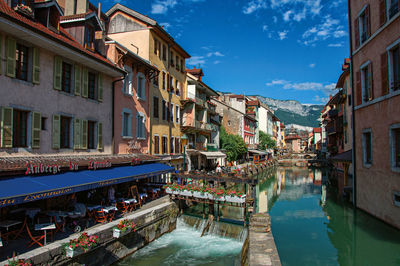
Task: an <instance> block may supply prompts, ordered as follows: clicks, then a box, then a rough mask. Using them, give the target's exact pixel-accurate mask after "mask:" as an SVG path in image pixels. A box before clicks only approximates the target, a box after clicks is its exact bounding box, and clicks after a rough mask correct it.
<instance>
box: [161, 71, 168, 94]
mask: <svg viewBox="0 0 400 266" xmlns="http://www.w3.org/2000/svg"><path fill="white" fill-rule="evenodd" d="M166 76H167V74H166V73H165V72H163V73H162V83H163V84H162V88H163V90H165V89H166V87H167V86H166V84H167V78H166Z"/></svg>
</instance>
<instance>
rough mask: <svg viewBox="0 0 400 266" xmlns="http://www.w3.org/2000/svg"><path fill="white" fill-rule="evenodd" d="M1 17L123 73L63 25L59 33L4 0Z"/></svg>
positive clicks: (0, 0)
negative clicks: (17, 10) (18, 10)
mask: <svg viewBox="0 0 400 266" xmlns="http://www.w3.org/2000/svg"><path fill="white" fill-rule="evenodd" d="M0 17H5V18H7V19H10V20H12V21H13V22H15V23H17V24H20V25H22V26H24V27H26V28H29V29H30V30H32V31H35V32H38V33H39V34H41V35H43V36H45V37H47V38H50V39H52V40H54V41H56V42H58V43H60V44H62V45H64V46H69V47H70V48H72V49H74V50H77V51H79V52H80V53H83V54H85V55H87V56H89V57H91V58H93V59H95V60H96V61H99V62H101V63H103V64H106V65H108V66H110V67H112V68H114V69H117V70H119V71H120V72H121V73H123V70H122V69H120V68H118V67H116V66H115V65H114V64H113V63H112V62H111V61H109V60H108V59H107V58H105V57H103V56H101V55H100V54H98V53H95V52H92V51H90V50H89V49H86V48H85V47H83V46H82V45H81V44H80V43H78V42H77V41H76V40H75V39H74V38H73V37H72V36H71V35H69V34H68V33H67V31H66V30H64V29H63V28H62V27H60V31H59V33H56V32H54V31H52V30H50V29H48V28H47V27H45V26H44V25H42V24H41V23H39V22H36V21H33V20H30V19H28V18H26V17H24V16H22V15H20V14H19V13H17V12H15V11H14V10H13V9H12V8H10V7H9V6H8V5H7V3H6V2H4V0H0Z"/></svg>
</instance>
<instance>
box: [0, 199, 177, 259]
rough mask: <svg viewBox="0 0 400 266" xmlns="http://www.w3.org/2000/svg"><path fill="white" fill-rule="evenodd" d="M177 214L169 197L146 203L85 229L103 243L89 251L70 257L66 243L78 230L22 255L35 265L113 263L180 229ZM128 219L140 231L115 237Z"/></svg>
mask: <svg viewBox="0 0 400 266" xmlns="http://www.w3.org/2000/svg"><path fill="white" fill-rule="evenodd" d="M177 213H178V209H177V206H176V204H175V203H174V202H171V201H170V200H169V197H168V196H166V197H163V198H161V199H158V200H155V201H153V202H151V203H149V204H146V205H145V206H142V208H141V209H140V210H138V211H135V212H133V213H132V214H129V215H126V216H124V217H123V218H121V219H118V220H115V221H112V222H109V223H107V224H100V225H96V226H94V227H92V228H89V229H87V230H85V232H87V233H88V234H89V235H96V236H98V237H99V240H100V243H99V245H97V246H96V247H95V248H93V249H91V250H90V251H89V252H87V253H84V254H81V255H79V256H77V257H74V258H72V259H71V258H67V257H66V255H65V245H66V244H67V243H69V240H70V239H74V238H77V237H79V235H80V233H77V234H73V235H71V236H70V237H69V238H66V239H63V240H59V241H56V242H54V243H51V244H49V245H47V246H44V247H41V248H37V249H35V250H32V251H30V252H27V253H24V254H21V255H19V256H18V258H19V259H25V260H29V261H30V262H31V263H32V264H33V265H86V266H89V265H111V264H112V263H115V262H117V261H118V260H120V259H123V258H124V257H126V256H129V255H130V254H132V253H134V252H135V251H136V250H138V249H139V248H141V247H143V246H145V245H147V244H148V243H150V242H152V241H153V240H155V239H157V238H159V237H160V236H162V235H163V234H165V233H168V232H171V231H173V230H174V229H175V228H176V220H177ZM124 219H128V220H133V222H134V223H135V224H136V228H137V231H136V232H130V233H128V234H127V235H124V236H122V237H121V238H113V228H114V227H115V226H116V225H117V224H118V223H119V222H120V221H121V220H124ZM6 264H7V261H3V262H0V265H1V266H2V265H6Z"/></svg>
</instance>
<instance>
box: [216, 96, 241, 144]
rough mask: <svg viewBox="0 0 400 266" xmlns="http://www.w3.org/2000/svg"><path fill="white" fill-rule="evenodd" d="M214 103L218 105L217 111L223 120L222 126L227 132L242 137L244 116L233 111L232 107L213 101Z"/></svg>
mask: <svg viewBox="0 0 400 266" xmlns="http://www.w3.org/2000/svg"><path fill="white" fill-rule="evenodd" d="M212 102H213V103H215V104H216V105H217V107H216V111H217V113H218V114H220V115H221V116H222V117H223V118H222V126H223V127H224V128H225V130H226V132H227V133H229V134H233V135H239V136H242V137H243V135H241V133H242V131H243V123H244V121H243V117H244V114H243V113H241V112H239V111H237V110H235V109H233V108H232V107H229V106H226V105H225V104H223V103H221V102H219V101H216V100H212Z"/></svg>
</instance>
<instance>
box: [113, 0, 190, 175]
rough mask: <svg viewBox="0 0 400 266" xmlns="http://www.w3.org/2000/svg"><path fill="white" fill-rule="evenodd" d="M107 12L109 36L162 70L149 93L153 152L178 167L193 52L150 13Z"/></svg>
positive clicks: (123, 9)
mask: <svg viewBox="0 0 400 266" xmlns="http://www.w3.org/2000/svg"><path fill="white" fill-rule="evenodd" d="M106 14H107V16H109V28H108V37H109V38H111V39H113V40H115V41H118V42H119V43H121V44H122V45H124V46H125V47H129V49H130V50H131V51H133V52H134V53H136V54H138V55H139V56H140V57H142V58H144V59H146V60H148V61H149V62H150V63H151V64H152V65H153V66H155V67H156V68H157V69H158V70H159V71H160V74H159V76H158V77H157V76H154V77H151V83H152V85H151V88H150V93H149V98H150V99H149V103H150V152H151V154H157V155H161V156H162V157H164V159H166V160H169V161H171V163H172V164H174V165H175V166H176V167H177V168H179V167H180V166H181V164H182V162H183V161H182V159H183V157H182V149H181V128H180V119H181V117H180V109H181V102H180V100H181V93H182V88H183V86H184V84H185V83H186V75H185V59H187V58H189V57H190V55H189V54H188V53H187V52H186V51H185V50H184V49H183V48H182V47H181V46H179V44H177V43H176V42H175V40H174V39H173V38H172V37H171V36H170V35H169V34H168V33H167V32H166V31H165V30H164V29H163V27H162V26H160V25H159V24H158V23H157V22H156V21H155V20H153V19H151V18H149V17H147V16H144V15H142V14H140V13H138V12H135V11H133V10H131V9H129V8H127V7H125V6H123V5H120V4H116V5H114V6H113V7H112V8H111V9H110V10H108V11H107V12H106ZM136 67H137V66H135V65H133V66H132V68H136ZM163 155H164V156H163Z"/></svg>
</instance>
